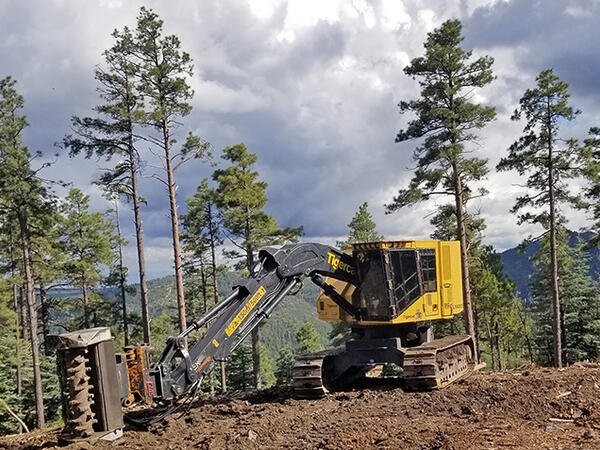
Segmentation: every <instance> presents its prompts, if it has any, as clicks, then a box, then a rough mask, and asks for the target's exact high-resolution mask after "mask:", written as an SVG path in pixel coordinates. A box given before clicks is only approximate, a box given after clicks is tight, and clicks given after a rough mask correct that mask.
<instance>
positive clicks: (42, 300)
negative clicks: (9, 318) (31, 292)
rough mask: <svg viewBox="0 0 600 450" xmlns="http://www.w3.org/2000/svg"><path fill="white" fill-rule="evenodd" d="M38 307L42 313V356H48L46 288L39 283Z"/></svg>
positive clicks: (48, 326)
mask: <svg viewBox="0 0 600 450" xmlns="http://www.w3.org/2000/svg"><path fill="white" fill-rule="evenodd" d="M40 307H41V312H42V336H44V354H45V355H49V354H50V349H49V348H48V334H49V331H48V330H49V328H50V325H49V323H48V295H47V291H46V287H45V286H44V285H43V284H42V283H40Z"/></svg>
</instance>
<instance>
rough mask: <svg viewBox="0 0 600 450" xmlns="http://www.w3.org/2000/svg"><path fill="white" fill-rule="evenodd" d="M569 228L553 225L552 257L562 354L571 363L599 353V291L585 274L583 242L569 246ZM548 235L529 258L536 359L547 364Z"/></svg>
mask: <svg viewBox="0 0 600 450" xmlns="http://www.w3.org/2000/svg"><path fill="white" fill-rule="evenodd" d="M569 234H570V233H569V232H568V231H567V230H566V229H565V228H564V227H562V226H559V227H558V229H557V235H556V238H557V239H556V261H557V270H558V290H559V295H560V299H561V311H562V316H561V332H562V335H561V342H562V343H563V346H562V358H563V359H564V361H565V362H567V363H569V364H572V363H573V362H575V361H580V360H583V359H592V360H593V359H597V358H598V357H599V356H600V338H599V337H598V336H599V334H598V333H599V331H600V293H599V291H598V287H597V286H596V285H594V283H593V282H592V280H591V278H590V276H589V265H588V256H587V255H586V254H585V252H584V251H583V250H584V243H583V242H578V243H576V244H575V246H574V247H570V246H569ZM549 247H550V236H549V235H546V236H544V238H542V239H541V241H540V248H539V250H538V252H537V253H536V255H535V256H534V258H533V262H534V265H535V266H536V268H537V270H536V272H535V274H534V276H533V277H532V282H531V293H532V305H531V309H532V312H533V316H534V319H535V321H534V324H535V327H534V337H535V347H536V350H537V357H538V362H539V363H541V364H545V365H547V364H551V363H552V362H553V361H554V360H555V359H554V347H553V345H552V343H553V327H552V322H553V315H552V311H553V308H552V305H551V303H552V302H551V299H552V298H553V297H552V290H553V286H552V283H551V277H550V274H551V272H552V264H551V257H550V255H549V253H550V252H549Z"/></svg>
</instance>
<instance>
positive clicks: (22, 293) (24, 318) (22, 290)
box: [19, 282, 29, 341]
mask: <svg viewBox="0 0 600 450" xmlns="http://www.w3.org/2000/svg"><path fill="white" fill-rule="evenodd" d="M26 292H27V284H26V283H25V282H23V286H19V300H20V302H21V303H20V308H19V310H20V316H21V339H23V340H24V341H27V340H28V339H29V335H28V333H27V330H29V318H28V314H29V312H28V310H27V296H26Z"/></svg>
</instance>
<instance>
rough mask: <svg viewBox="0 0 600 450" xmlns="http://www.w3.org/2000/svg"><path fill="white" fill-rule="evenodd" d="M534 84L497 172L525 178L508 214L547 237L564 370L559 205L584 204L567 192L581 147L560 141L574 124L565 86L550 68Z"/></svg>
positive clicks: (557, 349) (558, 361) (557, 355)
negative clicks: (562, 130) (519, 129)
mask: <svg viewBox="0 0 600 450" xmlns="http://www.w3.org/2000/svg"><path fill="white" fill-rule="evenodd" d="M536 82H537V86H536V87H535V88H534V89H528V90H527V91H525V94H524V95H523V97H521V100H520V102H519V107H518V108H517V109H516V110H515V112H514V114H513V116H512V119H513V120H520V119H521V118H522V117H524V118H525V120H526V123H525V127H524V128H523V133H524V134H523V136H521V137H520V138H519V139H518V140H517V141H516V142H515V143H514V144H512V145H511V146H510V148H509V149H508V156H507V157H505V158H502V159H501V160H500V162H499V163H498V166H497V168H498V170H516V171H517V172H518V173H519V175H521V176H525V175H529V178H528V179H527V184H526V186H527V191H526V193H524V194H523V195H522V196H521V197H518V198H517V201H516V202H515V205H514V206H513V208H512V210H511V212H513V213H514V214H517V215H518V223H519V224H522V223H524V222H526V223H532V224H539V225H541V226H542V227H543V228H544V230H545V231H546V232H547V233H548V234H549V236H550V238H549V239H550V248H549V252H550V261H551V270H550V272H549V274H548V275H549V277H550V280H551V283H552V311H553V312H552V314H553V330H554V333H553V334H554V338H553V340H554V365H555V366H556V367H562V342H561V335H562V331H561V316H560V296H559V289H558V283H559V282H558V262H557V250H556V233H557V231H556V230H557V225H558V224H559V222H560V217H559V215H558V207H559V205H560V204H561V203H563V204H571V205H574V206H582V201H581V199H580V198H579V197H578V196H576V195H573V194H572V193H571V189H570V186H569V184H568V180H569V179H571V178H573V177H576V176H578V175H579V174H580V169H579V167H578V165H577V160H579V159H580V157H581V148H580V146H579V145H578V143H577V142H576V141H575V140H574V139H567V140H564V139H562V138H561V136H560V134H559V127H560V124H561V123H564V122H565V121H571V120H573V119H574V118H575V117H576V116H577V114H578V113H579V112H578V111H575V110H574V109H573V108H572V107H570V106H569V105H568V101H569V97H570V95H569V92H568V88H569V86H568V85H567V83H565V82H564V81H562V80H561V79H560V78H559V77H558V76H556V75H555V74H554V72H553V71H552V70H551V69H547V70H544V71H542V72H541V73H540V74H539V75H538V77H537V78H536Z"/></svg>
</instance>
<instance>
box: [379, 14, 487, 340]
mask: <svg viewBox="0 0 600 450" xmlns="http://www.w3.org/2000/svg"><path fill="white" fill-rule="evenodd" d="M461 31H462V25H461V23H460V22H459V21H458V20H448V21H446V22H444V23H443V24H442V25H441V26H440V27H439V28H437V29H435V30H434V31H432V32H431V33H429V34H428V35H427V41H426V42H425V44H424V46H425V56H421V57H417V58H415V59H413V60H412V61H411V64H410V65H409V66H407V67H406V68H405V69H404V72H405V73H406V74H407V75H408V76H411V77H412V78H413V79H417V78H419V80H420V81H419V84H420V86H421V98H420V99H418V100H412V101H408V102H407V101H402V102H400V104H399V107H400V112H401V113H405V112H414V113H415V114H416V115H417V118H416V119H414V120H412V121H410V122H409V124H408V127H407V129H405V130H400V132H399V133H398V135H397V136H396V142H405V141H407V140H412V139H423V143H422V144H421V145H419V146H418V147H417V149H416V150H415V153H414V159H415V161H416V165H417V167H416V170H415V173H414V176H413V178H412V180H411V181H410V183H409V185H408V187H407V188H406V189H402V190H400V192H399V193H398V195H397V196H396V197H395V198H394V200H393V201H392V203H390V204H389V205H386V209H387V212H388V213H391V212H394V211H397V210H399V209H400V208H403V207H405V206H408V205H412V204H414V203H416V202H420V201H424V200H429V199H430V198H431V197H433V196H438V195H442V196H451V197H453V199H454V205H455V213H456V223H457V234H458V239H459V240H460V248H461V256H462V274H463V291H464V292H463V301H464V318H465V326H466V329H467V332H468V333H469V334H470V335H471V336H473V337H475V324H474V321H473V311H472V305H471V288H470V277H469V266H468V263H467V249H468V247H469V243H468V240H467V235H468V231H467V229H466V224H465V204H466V202H467V201H468V200H469V199H470V198H472V197H473V192H472V183H473V182H476V181H480V180H482V179H484V177H485V175H486V174H487V172H488V168H487V160H486V159H483V158H477V157H469V153H470V152H471V150H470V149H469V148H468V147H467V144H469V143H472V142H474V141H476V140H477V137H476V135H475V134H474V131H475V130H478V129H481V128H483V127H484V126H485V125H486V124H487V123H489V122H490V121H492V120H493V119H494V118H495V115H496V113H495V111H494V108H491V107H488V106H483V105H480V104H478V103H475V102H474V101H472V100H471V99H472V96H473V95H474V93H475V92H476V89H478V88H482V87H484V86H486V85H488V84H489V83H490V82H491V81H492V80H493V79H494V76H493V73H492V69H491V66H492V64H493V59H492V58H490V57H489V56H482V57H480V58H478V59H477V60H475V61H472V62H471V61H470V60H471V55H472V52H471V51H465V50H463V49H462V48H461V47H460V44H461V42H462V40H463V37H462V35H461ZM482 193H483V191H482Z"/></svg>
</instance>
